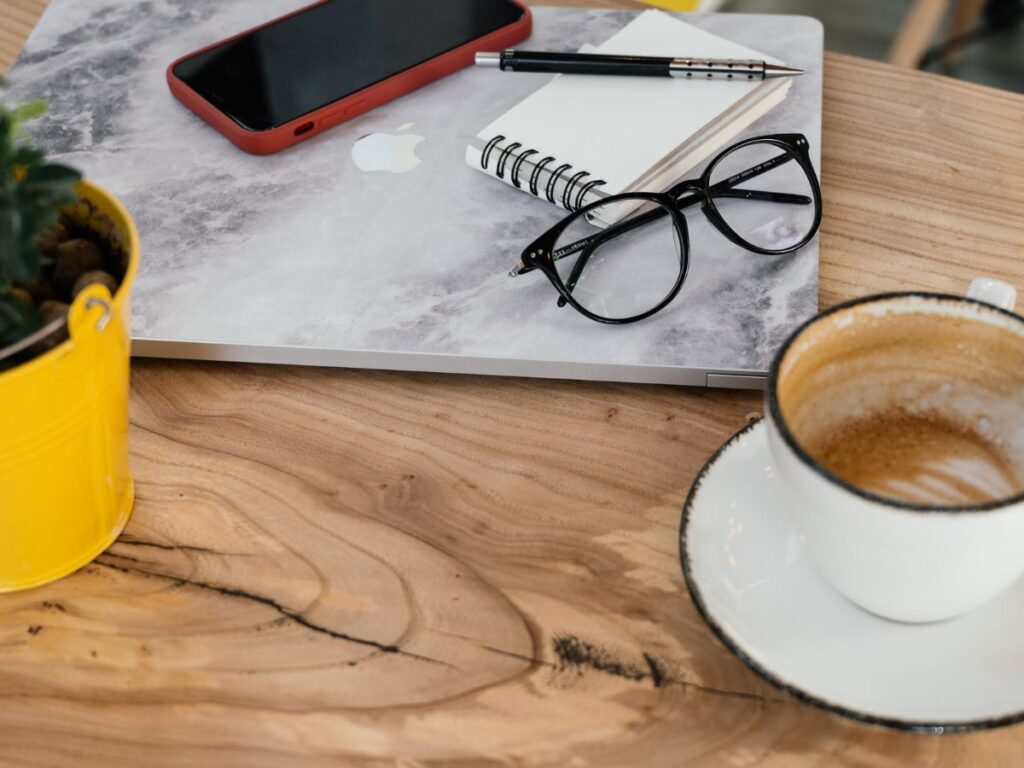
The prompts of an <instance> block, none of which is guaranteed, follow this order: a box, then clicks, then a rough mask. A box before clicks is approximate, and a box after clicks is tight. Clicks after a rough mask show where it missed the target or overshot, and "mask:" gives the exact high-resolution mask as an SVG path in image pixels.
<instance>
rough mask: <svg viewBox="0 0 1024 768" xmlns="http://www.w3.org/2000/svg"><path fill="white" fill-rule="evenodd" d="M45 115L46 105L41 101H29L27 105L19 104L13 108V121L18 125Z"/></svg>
mask: <svg viewBox="0 0 1024 768" xmlns="http://www.w3.org/2000/svg"><path fill="white" fill-rule="evenodd" d="M45 114H46V103H45V102H42V101H30V102H28V103H27V104H19V105H18V106H16V107H15V108H14V119H15V120H17V121H18V122H19V123H24V122H26V121H28V120H35V119H36V118H37V117H42V116H43V115H45Z"/></svg>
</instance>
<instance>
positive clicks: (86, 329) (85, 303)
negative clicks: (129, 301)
mask: <svg viewBox="0 0 1024 768" xmlns="http://www.w3.org/2000/svg"><path fill="white" fill-rule="evenodd" d="M113 315H114V301H113V298H112V297H111V295H110V291H109V290H107V287H106V286H105V285H100V284H98V283H97V284H93V285H90V286H88V287H86V289H85V290H83V291H82V292H81V293H80V294H78V296H76V297H75V300H74V301H73V302H72V303H71V311H70V312H69V313H68V333H70V334H71V338H72V339H76V340H77V339H80V338H82V337H83V336H84V334H86V333H102V332H103V331H104V330H105V329H106V327H107V325H108V324H109V323H110V319H111V317H113Z"/></svg>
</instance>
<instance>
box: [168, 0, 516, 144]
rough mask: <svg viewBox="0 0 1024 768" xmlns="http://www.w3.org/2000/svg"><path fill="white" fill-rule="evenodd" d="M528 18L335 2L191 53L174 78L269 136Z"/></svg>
mask: <svg viewBox="0 0 1024 768" xmlns="http://www.w3.org/2000/svg"><path fill="white" fill-rule="evenodd" d="M522 17H523V10H522V9H521V8H519V7H518V6H516V5H515V4H513V3H512V2H510V1H509V0H328V2H325V3H322V4H320V5H315V6H313V7H312V8H308V9H306V10H304V11H301V12H299V13H297V14H295V15H293V16H289V17H287V18H285V19H282V20H281V21H279V22H276V23H274V24H271V25H270V26H267V27H264V28H262V29H258V30H255V31H254V32H251V33H249V34H247V35H243V36H242V37H239V38H237V39H235V40H231V41H229V42H226V43H223V44H221V45H218V46H216V47H214V48H211V49H210V50H208V51H204V52H203V53H200V54H197V55H195V56H191V57H189V58H188V59H185V60H184V61H181V62H179V63H178V64H177V65H176V66H175V68H174V74H175V75H176V76H177V77H178V78H179V79H181V80H182V81H183V82H185V83H186V84H187V85H188V86H189V87H190V88H192V89H193V90H194V91H196V92H197V93H199V95H201V96H202V97H203V98H205V99H206V100H207V101H209V102H210V103H212V104H214V105H216V106H217V108H218V109H220V110H222V111H223V112H224V113H226V114H227V115H228V116H229V117H231V118H232V119H233V120H235V122H237V123H238V124H239V125H241V126H242V127H243V128H247V129H249V130H253V131H264V130H268V129H271V128H275V127H277V126H279V125H283V124H284V123H287V122H289V121H290V120H294V119H296V118H299V117H301V116H303V115H305V114H308V113H310V112H313V111H314V110H316V109H319V108H320V107H323V106H326V105H327V104H330V103H332V102H334V101H337V100H338V99H341V98H344V97H345V96H348V95H350V94H352V93H355V92H356V91H360V90H362V89H363V88H367V87H369V86H371V85H373V84H374V83H377V82H380V81H381V80H385V79H387V78H388V77H390V76H392V75H395V74H398V73H399V72H402V71H404V70H406V69H409V68H410V67H414V66H416V65H417V64H420V63H422V62H424V61H427V60H429V59H432V58H434V57H435V56H438V55H440V54H442V53H445V52H446V51H450V50H452V49H454V48H458V47H459V46H460V45H464V44H465V43H468V42H470V41H471V40H475V39H476V38H478V37H482V36H483V35H486V34H488V33H490V32H494V31H496V30H498V29H501V28H502V27H505V26H508V25H509V24H513V23H514V22H516V21H518V20H519V19H521V18H522Z"/></svg>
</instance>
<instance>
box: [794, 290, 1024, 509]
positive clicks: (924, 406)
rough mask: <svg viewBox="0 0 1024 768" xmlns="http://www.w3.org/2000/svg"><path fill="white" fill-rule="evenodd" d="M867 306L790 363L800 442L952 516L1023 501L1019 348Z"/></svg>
mask: <svg viewBox="0 0 1024 768" xmlns="http://www.w3.org/2000/svg"><path fill="white" fill-rule="evenodd" d="M933 301H937V300H933ZM870 306H871V305H861V306H855V307H851V308H850V309H848V310H843V311H841V312H839V313H837V314H836V315H832V316H830V317H828V318H826V319H825V320H824V321H822V322H820V323H818V324H816V325H814V326H811V327H810V328H809V329H808V330H807V331H805V332H804V334H802V335H801V337H800V339H798V340H797V343H795V344H794V345H793V346H791V347H790V349H789V350H788V351H787V353H786V357H785V358H784V360H783V364H782V366H781V368H780V374H779V378H778V390H777V391H778V402H779V407H780V409H781V411H782V415H783V418H784V420H785V422H786V424H787V426H788V427H789V429H790V432H791V433H792V434H793V436H794V437H795V439H796V440H797V442H798V443H799V444H800V445H801V446H802V447H803V448H804V450H805V451H806V452H807V453H808V454H809V455H810V456H811V457H812V458H813V459H814V460H815V461H817V462H818V463H819V464H821V465H822V466H823V467H824V468H825V469H827V470H828V471H829V472H831V473H832V474H834V475H836V476H837V477H839V478H841V479H842V480H844V481H846V482H848V483H850V484H852V485H854V486H857V487H858V488H861V489H863V490H866V491H869V492H871V493H874V494H877V495H880V496H884V497H887V498H892V499H897V500H901V501H909V502H914V503H918V504H924V505H927V506H935V507H955V506H963V505H971V504H979V503H985V502H989V501H996V500H1000V499H1005V498H1008V497H1011V496H1014V495H1016V494H1019V493H1022V492H1024V336H1022V335H1021V334H1020V333H1018V332H1016V331H1015V330H1011V329H1010V328H1008V327H1006V326H1004V325H1001V324H999V323H998V322H995V323H993V322H986V321H984V320H981V319H974V318H969V317H967V318H965V317H959V316H951V315H945V314H939V313H935V312H928V311H921V312H895V313H884V314H880V313H878V312H877V311H875V312H872V311H870V310H867V311H866V310H865V307H870ZM982 311H984V310H982ZM1011 322H1013V321H1011Z"/></svg>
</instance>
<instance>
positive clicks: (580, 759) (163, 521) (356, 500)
mask: <svg viewBox="0 0 1024 768" xmlns="http://www.w3.org/2000/svg"><path fill="white" fill-rule="evenodd" d="M562 2H563V3H564V2H567V0H562ZM44 4H45V3H44V0H4V2H3V5H2V7H0V29H2V33H0V34H2V37H0V50H2V51H3V55H4V57H5V58H4V60H3V61H2V62H0V70H2V67H5V66H6V65H7V64H8V63H9V61H10V60H11V58H12V56H13V54H14V53H15V51H16V48H17V46H18V42H19V37H23V36H24V35H25V34H27V33H28V31H29V29H30V27H31V25H32V22H33V19H35V18H36V17H37V15H38V13H39V12H41V10H42V8H43V6H44ZM603 5H612V3H603ZM621 5H627V4H626V3H621ZM11 21H13V22H14V25H13V26H12V25H11V24H10V22H11ZM12 30H13V31H12ZM1022 126H1024V98H1022V97H1020V96H1014V95H1011V94H1009V93H1003V92H999V91H995V90H990V89H986V88H981V87H978V86H974V85H967V84H964V83H960V82H956V81H953V80H948V79H943V78H940V77H936V76H931V75H926V74H920V73H916V72H909V71H903V70H899V69H895V68H893V67H890V66H887V65H883V64H874V63H870V62H867V61H863V60H860V59H855V58H850V57H845V56H837V55H829V56H828V58H827V63H826V87H825V135H824V174H823V186H824V190H825V211H826V215H825V221H824V225H823V228H822V248H821V253H822V264H821V299H822V302H823V304H824V305H828V304H832V303H834V302H836V301H838V300H840V299H845V298H849V297H852V296H857V295H860V294H864V293H869V292H874V291H880V290H890V289H901V288H927V289H935V290H942V291H953V292H960V291H963V290H964V288H965V287H966V285H967V283H968V281H969V279H970V278H971V277H972V276H973V275H977V274H987V275H994V276H998V277H1001V278H1003V279H1007V280H1010V281H1012V282H1014V283H1016V284H1017V285H1018V286H1022V287H1024V221H1022V214H1024V130H1022V128H1021V127H1022ZM759 408H760V398H759V397H758V396H757V395H756V394H752V393H738V392H721V391H702V390H682V389H670V388H665V387H648V386H613V385H606V384H589V383H578V382H552V381H527V380H510V379H487V378H475V377H457V376H432V375H419V374H417V375H403V374H395V373H377V372H369V371H346V370H320V369H298V368H269V367H259V366H239V365H210V364H190V363H171V362H156V361H143V360H140V361H138V362H137V363H136V364H135V369H134V377H133V387H132V422H133V432H132V446H133V467H134V471H135V473H136V478H137V481H138V490H139V494H138V495H139V498H138V503H137V505H136V508H135V513H134V516H133V517H132V520H131V523H130V524H129V526H128V529H127V531H126V532H125V535H124V536H123V537H122V539H121V540H120V541H119V542H118V543H117V544H116V545H115V546H114V547H113V548H112V549H111V550H110V551H109V552H108V553H107V554H105V555H103V556H102V557H100V558H99V559H98V560H97V561H96V563H95V564H93V565H91V566H88V567H86V568H84V569H83V570H82V571H80V572H79V573H77V574H75V575H74V576H72V577H70V578H67V579H64V580H63V581H61V582H59V583H57V584H53V585H51V586H49V587H45V588H42V589H36V590H32V591H29V592H24V593H19V594H11V595H4V596H2V597H0V763H2V764H3V765H5V766H10V765H17V766H29V765H32V766H40V765H45V766H75V767H76V768H81V767H82V766H91V765H102V766H129V765H146V766H156V765H161V766H162V765H180V766H189V767H190V768H194V767H195V766H208V765H209V766H219V767H220V766H246V767H247V768H250V767H257V766H258V767H259V768H271V767H272V766H282V767H283V768H296V767H297V766H303V768H311V767H313V766H328V765H330V766H339V765H344V766H366V767H370V766H373V767H374V768H377V767H381V768H382V767H383V766H388V767H389V768H416V767H422V766H449V767H451V768H455V767H456V766H457V767H459V768H488V767H490V766H530V767H534V768H541V767H545V766H551V767H552V768H555V767H557V768H601V767H602V766H731V767H733V768H743V767H746V766H759V767H763V768H767V767H769V766H770V767H773V768H774V767H775V766H785V767H788V766H811V765H813V766H816V767H818V768H820V767H821V766H840V765H844V766H868V765H871V766H875V765H884V766H908V765H922V764H927V765H930V766H950V767H951V766H968V765H969V766H972V767H973V766H978V765H982V764H992V765H998V766H1009V765H1016V764H1020V761H1021V759H1022V755H1024V728H1022V727H1017V728H1009V729H1005V730H1001V731H996V732H991V733H984V734H977V735H969V736H946V737H924V736H915V735H908V734H903V733H893V732H889V731H885V730H880V729H873V728H868V727H863V726H859V725H856V724H853V723H850V722H846V721H844V720H840V719H837V718H834V717H832V716H830V715H827V714H824V713H822V712H819V711H818V710H815V709H812V708H810V707H808V706H806V705H804V704H801V703H799V702H797V701H795V700H792V699H789V698H788V697H787V696H785V695H784V694H782V693H780V692H778V691H776V690H775V689H773V688H772V687H770V686H769V685H768V684H766V683H764V682H762V681H761V680H760V679H759V678H758V677H756V676H755V675H754V674H752V673H751V672H749V671H748V670H747V669H746V668H745V667H744V666H743V665H742V664H741V663H740V662H739V661H737V660H736V659H735V658H733V656H732V655H731V654H729V653H728V652H727V651H726V650H725V649H724V648H723V647H722V645H721V644H720V643H719V642H718V641H717V640H716V639H715V638H714V637H712V635H711V633H710V632H709V631H708V630H707V629H706V628H705V626H704V625H703V623H702V622H701V620H700V619H699V618H698V616H697V614H696V612H695V610H694V608H693V606H692V605H691V603H690V600H689V597H688V596H687V594H686V591H685V589H684V587H683V585H682V581H681V577H680V570H679V562H678V556H677V528H678V523H679V513H680V505H681V503H682V501H683V498H684V496H685V493H686V491H687V488H688V486H689V483H690V481H691V479H692V478H693V476H694V475H695V473H696V472H697V471H698V469H699V468H700V466H701V465H702V464H703V462H704V461H705V459H706V458H707V457H708V456H709V455H710V454H711V453H712V451H713V450H714V449H715V448H716V447H717V446H718V445H719V444H720V443H722V442H723V441H724V440H725V439H726V437H727V436H728V435H730V434H731V433H732V432H733V431H735V430H736V429H737V428H738V427H740V426H742V425H743V423H744V421H745V419H746V418H747V415H748V414H750V413H752V412H755V411H757V410H758V409H759ZM54 481H55V482H59V478H54Z"/></svg>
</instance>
